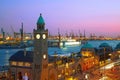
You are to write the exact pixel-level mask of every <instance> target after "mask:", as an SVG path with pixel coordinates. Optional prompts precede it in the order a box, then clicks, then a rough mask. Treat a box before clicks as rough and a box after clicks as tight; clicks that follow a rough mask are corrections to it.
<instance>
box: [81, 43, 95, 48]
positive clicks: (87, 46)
mask: <svg viewBox="0 0 120 80" xmlns="http://www.w3.org/2000/svg"><path fill="white" fill-rule="evenodd" d="M82 48H93V46H92V45H91V44H88V43H86V44H85V45H84V46H83V47H82Z"/></svg>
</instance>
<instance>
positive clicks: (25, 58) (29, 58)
mask: <svg viewBox="0 0 120 80" xmlns="http://www.w3.org/2000/svg"><path fill="white" fill-rule="evenodd" d="M9 61H20V62H33V52H32V51H26V55H25V54H24V51H18V52H16V53H15V54H14V55H12V56H11V57H10V58H9Z"/></svg>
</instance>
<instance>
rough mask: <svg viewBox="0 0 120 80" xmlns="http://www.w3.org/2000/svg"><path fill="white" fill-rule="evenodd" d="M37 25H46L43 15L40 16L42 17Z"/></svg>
mask: <svg viewBox="0 0 120 80" xmlns="http://www.w3.org/2000/svg"><path fill="white" fill-rule="evenodd" d="M37 24H38V25H43V24H45V22H44V19H43V17H42V14H40V17H39V18H38V21H37Z"/></svg>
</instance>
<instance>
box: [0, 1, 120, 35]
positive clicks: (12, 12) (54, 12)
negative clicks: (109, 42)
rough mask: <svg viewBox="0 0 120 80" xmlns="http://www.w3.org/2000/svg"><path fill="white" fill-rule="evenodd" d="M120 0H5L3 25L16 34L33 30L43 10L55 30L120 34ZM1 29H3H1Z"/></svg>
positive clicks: (1, 3) (0, 17) (0, 19)
mask: <svg viewBox="0 0 120 80" xmlns="http://www.w3.org/2000/svg"><path fill="white" fill-rule="evenodd" d="M119 3H120V0H34V1H33V0H1V1H0V28H4V31H5V32H9V33H11V34H12V29H11V26H12V27H13V29H14V30H15V31H16V32H19V29H20V28H21V23H22V22H23V24H24V31H25V32H26V33H27V32H31V33H32V32H33V29H34V28H36V22H37V20H38V18H39V15H40V13H42V16H43V18H44V20H45V23H46V28H47V29H48V30H49V32H50V33H51V34H58V28H59V29H60V32H61V34H65V33H66V32H68V33H69V32H74V33H75V34H78V32H79V31H80V32H81V33H82V34H83V33H84V30H85V31H86V35H87V36H90V34H91V33H92V34H96V35H97V36H100V35H103V36H112V37H117V36H118V35H119V32H120V5H119ZM0 32H1V31H0Z"/></svg>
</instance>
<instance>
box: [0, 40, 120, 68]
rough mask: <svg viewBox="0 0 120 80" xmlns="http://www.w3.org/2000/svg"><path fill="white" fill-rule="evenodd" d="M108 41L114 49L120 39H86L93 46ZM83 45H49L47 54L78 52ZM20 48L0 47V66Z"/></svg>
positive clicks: (6, 62) (6, 63) (7, 63)
mask: <svg viewBox="0 0 120 80" xmlns="http://www.w3.org/2000/svg"><path fill="white" fill-rule="evenodd" d="M104 42H106V43H108V44H109V45H110V46H112V48H113V49H114V48H115V47H116V45H117V44H118V43H120V41H116V40H112V41H106V40H105V41H97V40H96V41H88V43H89V44H91V45H92V46H93V47H99V45H100V44H101V43H104ZM82 46H83V45H76V46H66V47H61V48H57V47H49V48H48V54H49V55H53V54H54V53H55V52H56V53H58V55H69V54H70V53H72V52H79V51H80V49H81V47H82ZM19 50H21V49H1V50H0V66H3V65H9V62H8V60H9V58H10V56H12V55H13V54H15V53H16V52H17V51H19ZM27 50H29V51H31V50H33V48H27Z"/></svg>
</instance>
